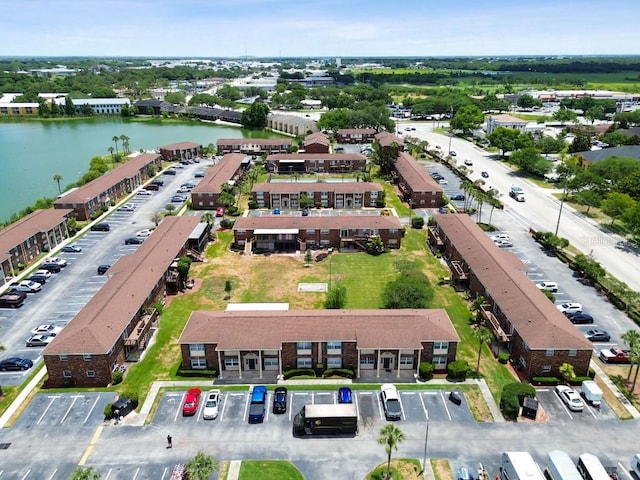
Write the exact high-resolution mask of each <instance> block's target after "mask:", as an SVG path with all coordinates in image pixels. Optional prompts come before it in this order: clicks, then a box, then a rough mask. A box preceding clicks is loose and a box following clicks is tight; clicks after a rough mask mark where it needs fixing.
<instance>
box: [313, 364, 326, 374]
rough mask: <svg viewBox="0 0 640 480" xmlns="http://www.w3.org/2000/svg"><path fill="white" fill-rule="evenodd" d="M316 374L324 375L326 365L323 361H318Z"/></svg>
mask: <svg viewBox="0 0 640 480" xmlns="http://www.w3.org/2000/svg"><path fill="white" fill-rule="evenodd" d="M314 370H315V374H316V377H322V372H324V365H323V364H322V363H316V368H315V369H314Z"/></svg>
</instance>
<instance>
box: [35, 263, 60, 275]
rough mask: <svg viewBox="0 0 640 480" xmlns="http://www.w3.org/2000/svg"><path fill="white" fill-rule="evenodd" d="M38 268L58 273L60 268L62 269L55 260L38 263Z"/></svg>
mask: <svg viewBox="0 0 640 480" xmlns="http://www.w3.org/2000/svg"><path fill="white" fill-rule="evenodd" d="M40 269H41V270H46V271H48V272H51V273H60V270H62V268H61V267H60V264H58V263H55V262H45V263H43V264H42V265H40Z"/></svg>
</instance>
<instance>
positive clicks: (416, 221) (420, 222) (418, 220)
mask: <svg viewBox="0 0 640 480" xmlns="http://www.w3.org/2000/svg"><path fill="white" fill-rule="evenodd" d="M422 227H424V218H422V217H411V228H417V229H418V230H419V229H421V228H422Z"/></svg>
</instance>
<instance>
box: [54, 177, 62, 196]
mask: <svg viewBox="0 0 640 480" xmlns="http://www.w3.org/2000/svg"><path fill="white" fill-rule="evenodd" d="M60 180H62V175H59V174H57V173H56V174H55V175H54V176H53V181H54V182H56V183H57V184H58V193H62V189H61V188H60Z"/></svg>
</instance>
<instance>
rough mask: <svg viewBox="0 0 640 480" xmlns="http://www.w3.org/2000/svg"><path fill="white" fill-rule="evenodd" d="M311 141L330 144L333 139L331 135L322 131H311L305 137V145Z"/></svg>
mask: <svg viewBox="0 0 640 480" xmlns="http://www.w3.org/2000/svg"><path fill="white" fill-rule="evenodd" d="M310 143H319V144H321V145H329V144H330V143H331V141H330V140H329V137H328V136H327V135H325V134H324V133H322V132H316V133H311V134H309V135H307V136H306V137H305V139H304V142H303V145H309V144H310Z"/></svg>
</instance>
